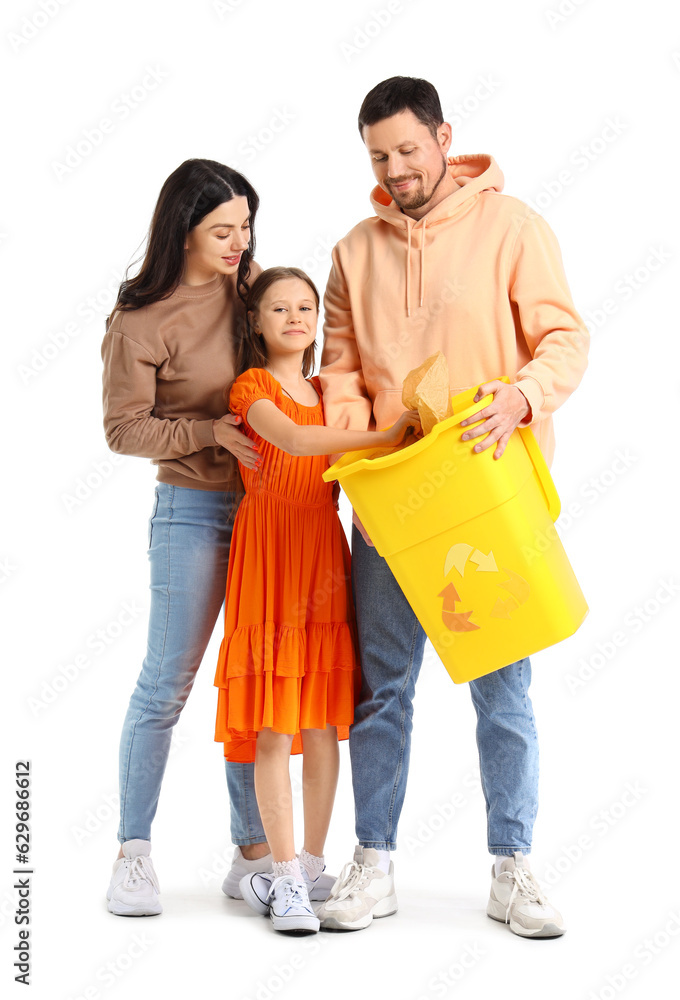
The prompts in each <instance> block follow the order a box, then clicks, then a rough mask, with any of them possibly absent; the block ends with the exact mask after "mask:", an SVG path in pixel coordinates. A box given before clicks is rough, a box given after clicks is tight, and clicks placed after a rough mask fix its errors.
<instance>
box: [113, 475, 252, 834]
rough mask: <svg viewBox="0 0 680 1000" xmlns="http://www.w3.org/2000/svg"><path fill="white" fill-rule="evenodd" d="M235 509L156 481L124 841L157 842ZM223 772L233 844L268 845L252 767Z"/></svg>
mask: <svg viewBox="0 0 680 1000" xmlns="http://www.w3.org/2000/svg"><path fill="white" fill-rule="evenodd" d="M235 513H236V500H235V496H234V494H233V493H223V492H220V491H217V492H214V491H210V490H192V489H187V488H185V487H183V486H169V485H168V484H167V483H157V485H156V493H155V500H154V507H153V511H152V514H151V518H150V521H149V549H148V556H149V562H150V566H151V613H150V616H149V635H148V643H147V652H146V658H145V660H144V663H143V664H142V672H141V674H140V675H139V679H138V680H137V686H136V687H135V689H134V691H133V693H132V697H131V698H130V705H129V708H128V711H127V715H126V716H125V722H124V724H123V733H122V736H121V741H120V827H119V830H118V839H119V841H120V842H121V843H123V842H124V841H126V840H136V839H140V840H150V839H151V823H152V821H153V818H154V816H155V814H156V808H157V806H158V797H159V795H160V790H161V782H162V780H163V774H164V772H165V765H166V764H167V760H168V753H169V750H170V741H171V739H172V729H173V726H175V725H176V723H177V720H178V719H179V716H180V712H181V711H182V709H183V708H184V704H185V702H186V700H187V698H188V696H189V692H190V691H191V688H192V686H193V683H194V678H195V676H196V671H197V670H198V667H199V665H200V663H201V660H202V659H203V654H204V653H205V650H206V647H207V645H208V642H209V641H210V637H211V635H212V633H213V629H214V627H215V622H216V621H217V616H218V615H219V612H220V608H221V607H222V604H223V601H224V594H225V589H226V582H227V566H228V563H229V545H230V542H231V531H232V526H233V522H234V515H235ZM207 669H209V670H210V669H212V670H213V671H214V665H211V664H208V665H207ZM215 704H217V694H216V695H215ZM213 721H214V720H210V725H208V726H207V727H206V739H211V734H210V726H211V725H212V723H213ZM216 751H217V748H216ZM225 763H226V762H225ZM226 770H227V785H228V788H229V798H230V803H231V834H232V840H233V842H234V843H235V844H258V843H262V842H263V841H265V840H266V837H265V833H264V830H263V828H262V822H261V820H260V813H259V810H258V808H257V800H256V798H255V787H254V779H253V765H252V764H226Z"/></svg>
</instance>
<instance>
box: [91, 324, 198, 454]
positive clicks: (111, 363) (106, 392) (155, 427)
mask: <svg viewBox="0 0 680 1000" xmlns="http://www.w3.org/2000/svg"><path fill="white" fill-rule="evenodd" d="M102 360H103V362H104V373H103V403H104V433H105V435H106V443H107V444H108V446H109V448H110V449H111V451H113V452H116V453H117V454H119V455H136V456H138V457H140V458H151V459H158V460H163V459H172V458H184V457H185V456H186V455H191V454H193V453H194V452H196V451H200V450H201V449H202V448H206V447H210V446H212V447H213V448H214V447H216V446H217V442H216V441H215V438H214V436H213V431H212V420H190V419H188V418H184V417H178V418H177V419H175V420H161V419H159V418H158V417H153V416H152V415H151V412H152V410H153V408H154V406H155V405H156V362H155V361H154V358H153V357H152V355H151V354H150V353H149V351H148V350H147V349H146V348H145V347H142V345H141V344H138V343H136V341H134V340H131V339H130V338H129V337H126V336H125V334H123V333H121V332H120V331H118V330H109V331H108V332H107V333H106V335H105V337H104V340H103V343H102Z"/></svg>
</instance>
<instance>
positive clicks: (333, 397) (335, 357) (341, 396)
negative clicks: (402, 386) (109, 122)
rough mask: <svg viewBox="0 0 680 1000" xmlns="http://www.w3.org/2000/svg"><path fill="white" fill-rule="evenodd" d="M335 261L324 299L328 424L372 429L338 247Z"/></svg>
mask: <svg viewBox="0 0 680 1000" xmlns="http://www.w3.org/2000/svg"><path fill="white" fill-rule="evenodd" d="M332 260H333V264H332V267H331V273H330V275H329V277H328V283H327V285H326V293H325V295H324V302H323V305H324V314H325V320H324V327H323V329H324V343H323V352H322V355H321V371H320V372H319V378H320V380H321V389H322V392H323V405H324V411H325V414H326V423H327V424H328V425H329V426H330V427H337V428H339V429H340V428H341V429H343V430H349V429H351V430H361V431H365V430H373V429H374V428H375V423H374V421H373V403H372V401H371V399H370V397H369V395H368V392H367V391H366V383H365V381H364V375H363V371H362V366H361V356H360V354H359V348H358V347H357V342H356V337H355V335H354V324H353V323H352V310H351V307H350V300H349V291H348V289H347V282H346V280H345V275H344V272H343V270H342V265H341V263H340V258H339V254H338V248H337V246H336V247H335V248H334V250H333V257H332Z"/></svg>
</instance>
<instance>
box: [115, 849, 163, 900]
mask: <svg viewBox="0 0 680 1000" xmlns="http://www.w3.org/2000/svg"><path fill="white" fill-rule="evenodd" d="M144 881H146V882H150V883H151V885H152V886H153V887H154V889H155V890H156V892H160V891H161V888H160V886H159V884H158V879H157V878H156V875H155V874H154V870H153V868H152V867H151V866H150V865H147V859H146V857H144V855H140V856H139V857H137V858H133V859H132V861H131V862H130V864H129V865H128V867H127V871H126V872H125V878H124V879H123V888H124V889H136V888H138V886H137V883H138V882H144Z"/></svg>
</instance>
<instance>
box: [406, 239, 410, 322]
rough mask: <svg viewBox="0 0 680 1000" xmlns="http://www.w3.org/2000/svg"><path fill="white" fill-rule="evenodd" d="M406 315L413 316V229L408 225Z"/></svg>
mask: <svg viewBox="0 0 680 1000" xmlns="http://www.w3.org/2000/svg"><path fill="white" fill-rule="evenodd" d="M406 235H407V237H408V240H407V243H406V315H407V316H410V315H411V227H410V226H409V224H408V222H407V223H406Z"/></svg>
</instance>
